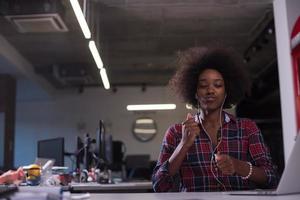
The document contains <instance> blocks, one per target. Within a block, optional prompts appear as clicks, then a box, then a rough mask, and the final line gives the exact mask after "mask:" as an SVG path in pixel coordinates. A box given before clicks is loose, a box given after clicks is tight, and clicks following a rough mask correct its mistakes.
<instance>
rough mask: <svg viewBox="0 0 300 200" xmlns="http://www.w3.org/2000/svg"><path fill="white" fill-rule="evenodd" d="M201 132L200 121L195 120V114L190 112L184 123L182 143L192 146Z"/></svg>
mask: <svg viewBox="0 0 300 200" xmlns="http://www.w3.org/2000/svg"><path fill="white" fill-rule="evenodd" d="M199 133H200V128H199V126H198V123H197V122H195V120H194V117H193V115H191V113H188V114H187V116H186V120H185V121H184V122H183V123H182V139H181V143H182V145H184V146H187V147H191V146H192V145H193V144H194V141H195V138H196V136H197V135H199Z"/></svg>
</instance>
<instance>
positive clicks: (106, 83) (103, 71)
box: [100, 68, 110, 90]
mask: <svg viewBox="0 0 300 200" xmlns="http://www.w3.org/2000/svg"><path fill="white" fill-rule="evenodd" d="M100 76H101V79H102V82H103V85H104V88H105V89H107V90H108V89H109V88H110V84H109V81H108V78H107V74H106V69H105V68H102V69H100Z"/></svg>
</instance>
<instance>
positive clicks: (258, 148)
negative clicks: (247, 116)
mask: <svg viewBox="0 0 300 200" xmlns="http://www.w3.org/2000/svg"><path fill="white" fill-rule="evenodd" d="M250 126H251V128H250V129H249V130H250V132H249V135H248V136H249V152H250V155H251V158H252V159H253V162H254V163H252V164H254V165H255V166H257V167H260V168H262V169H264V171H265V174H266V176H267V179H268V181H267V183H266V184H265V185H263V187H264V188H276V187H277V184H278V174H277V167H276V166H275V165H274V164H273V163H272V158H271V156H270V151H269V148H268V147H267V146H266V144H265V143H264V139H263V136H262V134H261V131H260V130H259V128H258V127H257V126H256V124H255V122H253V121H252V123H251V124H250Z"/></svg>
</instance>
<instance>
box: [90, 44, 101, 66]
mask: <svg viewBox="0 0 300 200" xmlns="http://www.w3.org/2000/svg"><path fill="white" fill-rule="evenodd" d="M89 48H90V51H91V53H92V55H93V58H94V60H95V63H96V65H97V67H98V68H99V69H100V70H101V69H102V68H103V62H102V60H101V57H100V54H99V52H98V49H97V47H96V44H95V41H93V40H91V41H90V42H89Z"/></svg>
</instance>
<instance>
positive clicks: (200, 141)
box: [152, 112, 278, 192]
mask: <svg viewBox="0 0 300 200" xmlns="http://www.w3.org/2000/svg"><path fill="white" fill-rule="evenodd" d="M224 114H225V120H224V123H223V125H222V131H220V130H219V133H222V136H221V137H220V138H221V139H220V140H221V143H220V144H219V145H218V146H217V149H214V148H215V147H213V145H212V143H211V140H210V139H209V136H208V135H207V134H206V133H205V131H204V130H203V128H202V127H201V126H200V135H199V136H197V137H196V139H195V141H194V145H193V146H191V148H190V149H189V151H188V153H187V155H186V158H185V159H184V160H183V163H182V164H181V167H180V169H179V171H178V172H177V173H176V174H175V175H174V176H170V175H169V172H168V170H169V166H168V165H169V162H168V160H169V158H170V157H171V155H172V153H173V152H174V150H175V148H176V147H177V145H178V144H179V142H180V140H181V136H182V131H181V130H182V125H181V124H175V125H174V126H172V127H170V128H169V129H168V130H167V132H166V134H165V137H164V140H163V143H162V148H161V152H160V155H159V158H158V161H157V165H156V167H155V168H154V171H153V175H152V182H153V189H154V191H155V192H170V191H188V192H195V191H204V192H208V191H224V190H226V191H227V190H249V189H254V188H257V187H259V186H257V185H255V183H253V182H251V181H250V180H248V179H247V180H243V179H242V178H241V176H239V175H236V174H235V175H224V174H222V172H221V171H220V170H219V169H218V168H217V167H216V163H215V161H214V159H213V156H214V152H215V153H216V152H217V151H220V152H221V153H223V154H228V155H230V156H231V157H234V158H236V159H239V160H243V161H248V162H251V163H252V165H253V166H257V167H261V168H263V169H264V171H265V174H266V175H267V177H268V181H267V184H266V185H265V186H262V187H264V188H274V187H276V186H277V183H278V177H277V173H276V169H275V167H274V165H273V163H272V161H271V157H270V153H269V150H268V148H267V146H266V145H265V144H264V141H263V137H262V134H261V132H260V130H259V129H258V127H257V126H256V124H255V122H253V121H251V120H249V119H240V118H235V117H234V116H232V115H230V114H228V113H225V112H224ZM214 150H215V151H214ZM260 187H261V186H260Z"/></svg>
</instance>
